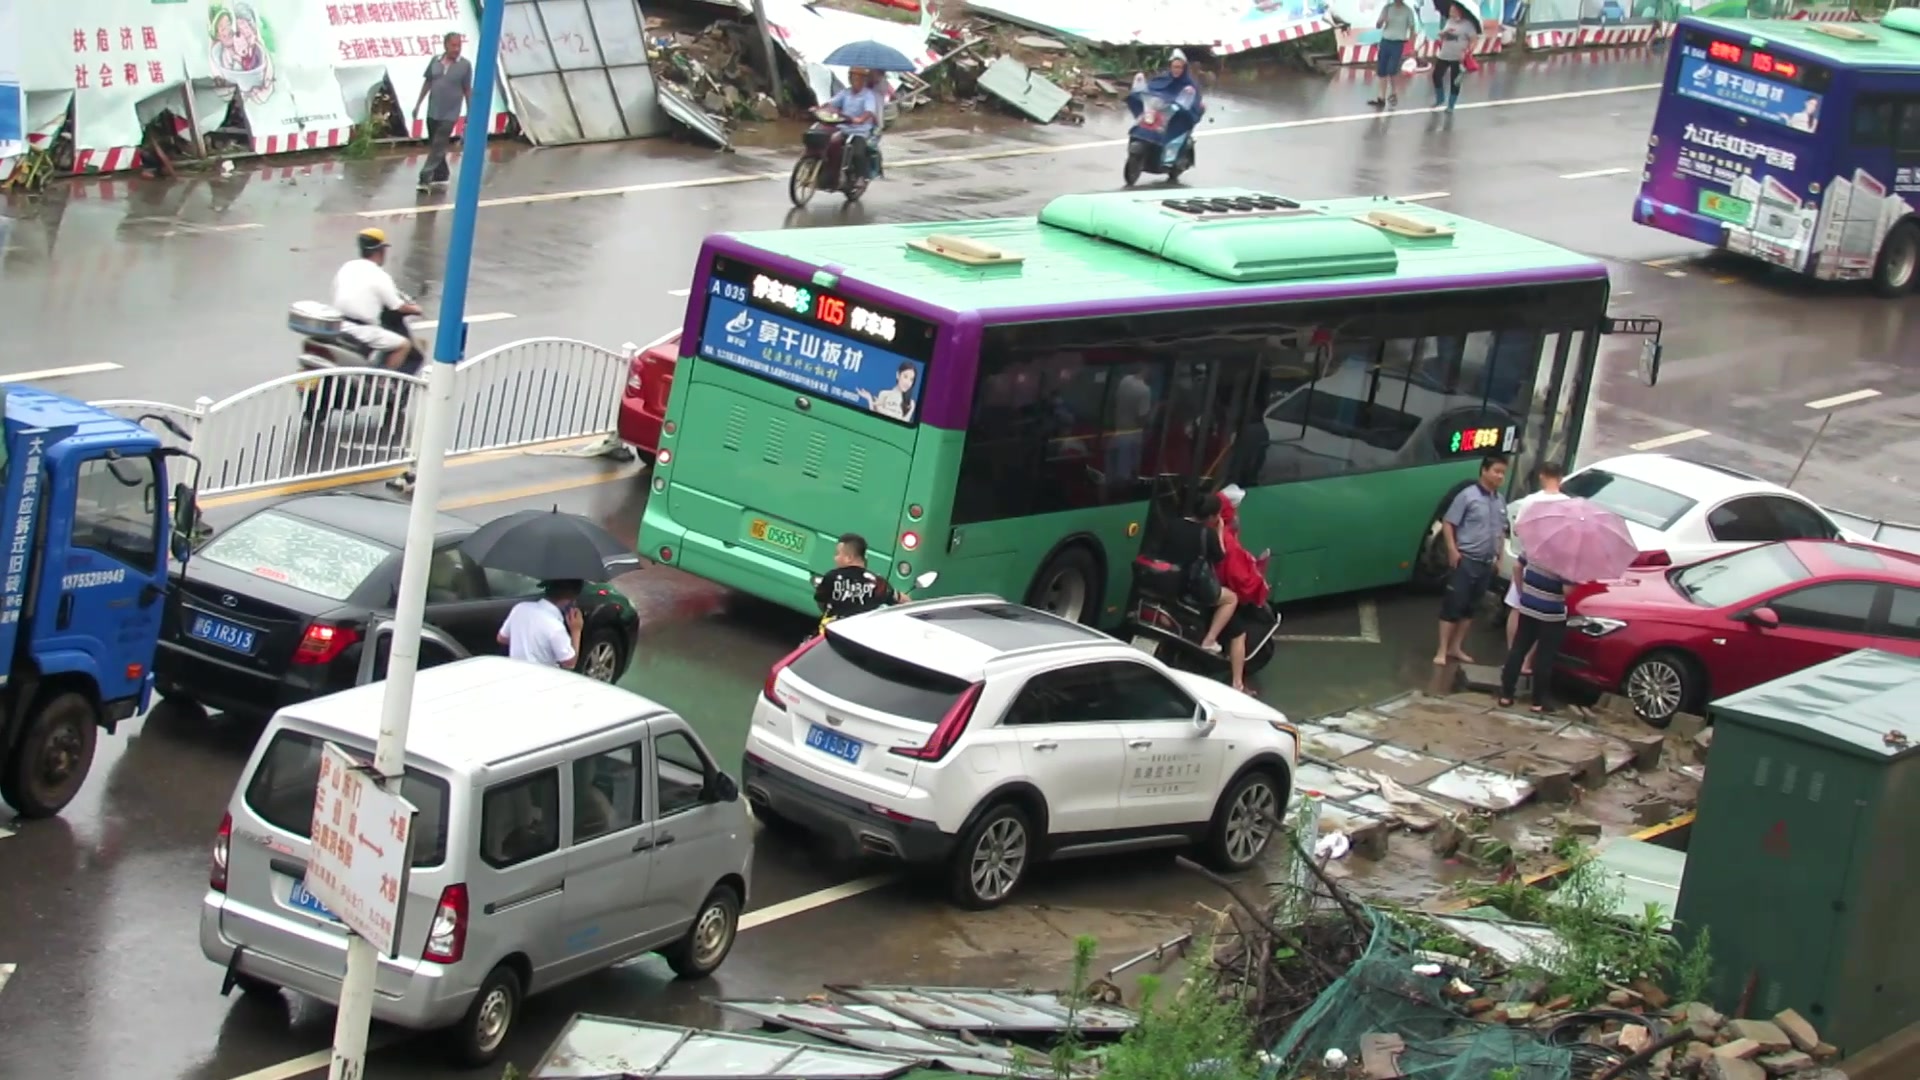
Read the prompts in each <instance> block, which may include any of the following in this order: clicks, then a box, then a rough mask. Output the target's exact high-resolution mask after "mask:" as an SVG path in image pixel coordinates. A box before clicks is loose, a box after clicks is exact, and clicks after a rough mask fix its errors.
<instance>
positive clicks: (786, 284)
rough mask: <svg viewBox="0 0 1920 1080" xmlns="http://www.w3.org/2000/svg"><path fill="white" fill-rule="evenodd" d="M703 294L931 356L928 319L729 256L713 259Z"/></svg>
mask: <svg viewBox="0 0 1920 1080" xmlns="http://www.w3.org/2000/svg"><path fill="white" fill-rule="evenodd" d="M707 296H708V297H709V300H712V299H714V298H718V299H724V300H728V301H732V302H733V303H737V304H745V305H746V306H748V307H752V308H756V309H758V310H761V311H765V312H768V313H771V314H775V315H778V316H780V317H781V318H783V319H790V320H794V321H796V322H799V323H800V324H802V325H805V326H809V327H811V328H813V329H816V330H824V331H826V332H827V333H830V334H837V335H841V336H843V337H847V338H852V339H853V340H855V341H859V342H867V343H870V344H874V345H878V346H880V347H881V348H883V349H886V350H888V351H889V352H895V353H899V354H900V355H902V356H907V357H911V358H912V359H915V360H918V361H920V362H921V363H923V364H924V363H927V362H928V361H931V360H932V359H933V340H934V328H933V324H931V323H928V322H926V321H924V320H921V319H916V318H914V317H912V316H910V315H903V314H901V313H899V312H897V311H894V310H891V309H889V308H883V307H878V306H876V305H873V304H868V303H862V302H860V301H856V300H852V299H850V298H848V297H845V296H842V295H840V294H839V293H837V292H834V291H833V290H831V289H826V288H822V287H821V286H820V285H818V284H817V283H814V282H810V281H805V280H802V279H796V278H790V277H787V276H785V275H782V274H774V273H769V272H768V271H766V270H762V269H760V268H758V267H752V266H747V265H745V264H744V263H739V262H735V261H734V260H732V259H725V258H721V259H715V260H714V263H713V272H712V274H711V275H710V276H709V279H708V284H707Z"/></svg>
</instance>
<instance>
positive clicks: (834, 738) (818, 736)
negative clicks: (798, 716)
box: [807, 724, 864, 764]
mask: <svg viewBox="0 0 1920 1080" xmlns="http://www.w3.org/2000/svg"><path fill="white" fill-rule="evenodd" d="M807 745H808V746H811V747H813V748H814V749H815V750H821V751H825V752H826V753H829V754H832V755H833V756H834V757H837V758H839V759H840V760H841V761H845V762H847V763H849V764H859V762H860V750H861V748H862V746H863V745H864V744H863V743H861V742H860V741H859V740H858V739H849V738H847V737H846V736H845V735H842V734H840V733H839V732H837V731H828V730H827V729H826V728H823V727H821V726H820V725H819V724H812V725H809V726H808V728H807Z"/></svg>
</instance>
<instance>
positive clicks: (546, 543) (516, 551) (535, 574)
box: [460, 506, 640, 581]
mask: <svg viewBox="0 0 1920 1080" xmlns="http://www.w3.org/2000/svg"><path fill="white" fill-rule="evenodd" d="M460 550H461V551H463V552H465V553H466V554H467V556H468V557H469V558H471V559H472V560H473V561H474V562H477V563H479V564H480V565H481V566H484V567H487V568H489V569H493V570H509V571H512V572H513V573H516V574H525V575H527V576H528V577H532V578H539V579H540V580H541V581H605V580H606V579H607V578H608V577H609V576H611V574H613V573H617V572H618V570H616V569H615V568H616V567H619V566H621V565H623V564H626V565H636V564H638V563H639V562H640V557H639V556H638V555H635V554H634V553H633V549H632V548H630V547H629V546H627V545H626V544H625V543H622V542H621V541H620V540H618V539H616V538H615V537H614V535H613V534H612V533H610V532H608V531H607V530H605V529H603V528H601V527H600V526H598V525H596V524H594V523H593V522H591V521H589V520H587V519H586V518H583V517H581V516H580V515H578V514H563V513H561V512H560V508H559V507H557V506H556V507H554V508H553V509H552V510H522V511H520V512H519V513H515V514H508V515H507V516H506V517H503V518H495V519H494V520H492V521H489V522H487V523H486V524H485V525H482V526H480V527H479V528H478V529H475V530H474V532H473V535H472V536H469V537H467V538H466V540H464V541H462V542H461V544H460Z"/></svg>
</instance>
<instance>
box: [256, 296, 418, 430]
mask: <svg viewBox="0 0 1920 1080" xmlns="http://www.w3.org/2000/svg"><path fill="white" fill-rule="evenodd" d="M400 299H401V300H402V301H404V302H405V303H408V304H411V303H413V298H412V297H410V296H407V295H406V294H405V293H402V294H401V296H400ZM410 318H411V316H407V315H402V314H400V313H399V312H397V311H385V312H382V313H381V315H380V326H381V328H382V329H385V330H390V331H392V332H394V333H396V334H399V335H400V336H401V337H404V338H406V339H407V340H408V341H409V342H411V343H412V347H411V348H410V349H409V350H408V352H407V358H406V360H405V361H403V362H402V363H401V365H400V371H401V372H403V373H405V374H408V375H417V374H419V373H420V369H421V365H423V364H424V363H425V362H426V358H427V346H426V343H425V342H424V341H422V340H420V339H419V338H417V337H415V336H414V335H413V330H412V327H411V326H410V325H409V323H408V320H409V319H410ZM350 325H352V324H351V322H350V320H348V319H347V317H346V316H345V315H344V314H342V313H341V312H340V311H339V310H338V309H337V308H334V307H332V306H331V305H328V304H322V303H318V302H316V301H313V300H296V301H295V302H294V303H293V304H292V306H291V307H289V308H288V309H287V329H289V330H291V331H293V332H294V333H296V334H298V335H300V352H299V353H298V355H297V356H296V363H297V365H298V367H299V370H301V371H311V372H323V371H336V370H342V369H355V368H372V367H373V366H374V359H373V350H371V349H369V348H367V347H366V346H365V345H364V344H362V343H361V342H360V340H359V339H358V338H356V337H354V336H353V335H351V334H349V333H348V332H347V327H348V326H350ZM294 386H295V389H297V390H298V391H299V393H300V396H301V412H302V415H303V416H304V417H305V418H306V419H307V420H308V421H309V422H318V421H321V420H324V419H326V417H327V416H328V415H329V414H331V413H334V412H351V411H353V410H355V409H358V408H360V407H361V406H362V405H378V404H383V403H384V404H385V405H386V406H387V414H388V415H387V419H388V421H389V422H390V421H391V420H392V419H394V416H395V413H396V411H397V410H398V409H399V407H400V399H401V397H402V396H403V395H399V394H396V393H393V392H392V391H393V386H392V384H391V382H390V381H389V380H386V379H378V380H372V379H369V380H359V379H323V378H312V379H302V380H300V381H299V382H297V383H295V384H294Z"/></svg>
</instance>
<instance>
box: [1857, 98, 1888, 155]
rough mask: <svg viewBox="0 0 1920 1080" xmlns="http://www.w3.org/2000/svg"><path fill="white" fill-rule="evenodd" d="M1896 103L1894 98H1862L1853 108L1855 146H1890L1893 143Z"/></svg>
mask: <svg viewBox="0 0 1920 1080" xmlns="http://www.w3.org/2000/svg"><path fill="white" fill-rule="evenodd" d="M1895 108H1896V106H1895V103H1894V101H1893V99H1892V98H1885V97H1862V98H1861V99H1860V100H1859V101H1857V102H1855V103H1854V106H1853V138H1852V142H1853V145H1855V146H1888V145H1891V144H1892V142H1893V128H1894V122H1893V121H1894V111H1895Z"/></svg>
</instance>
